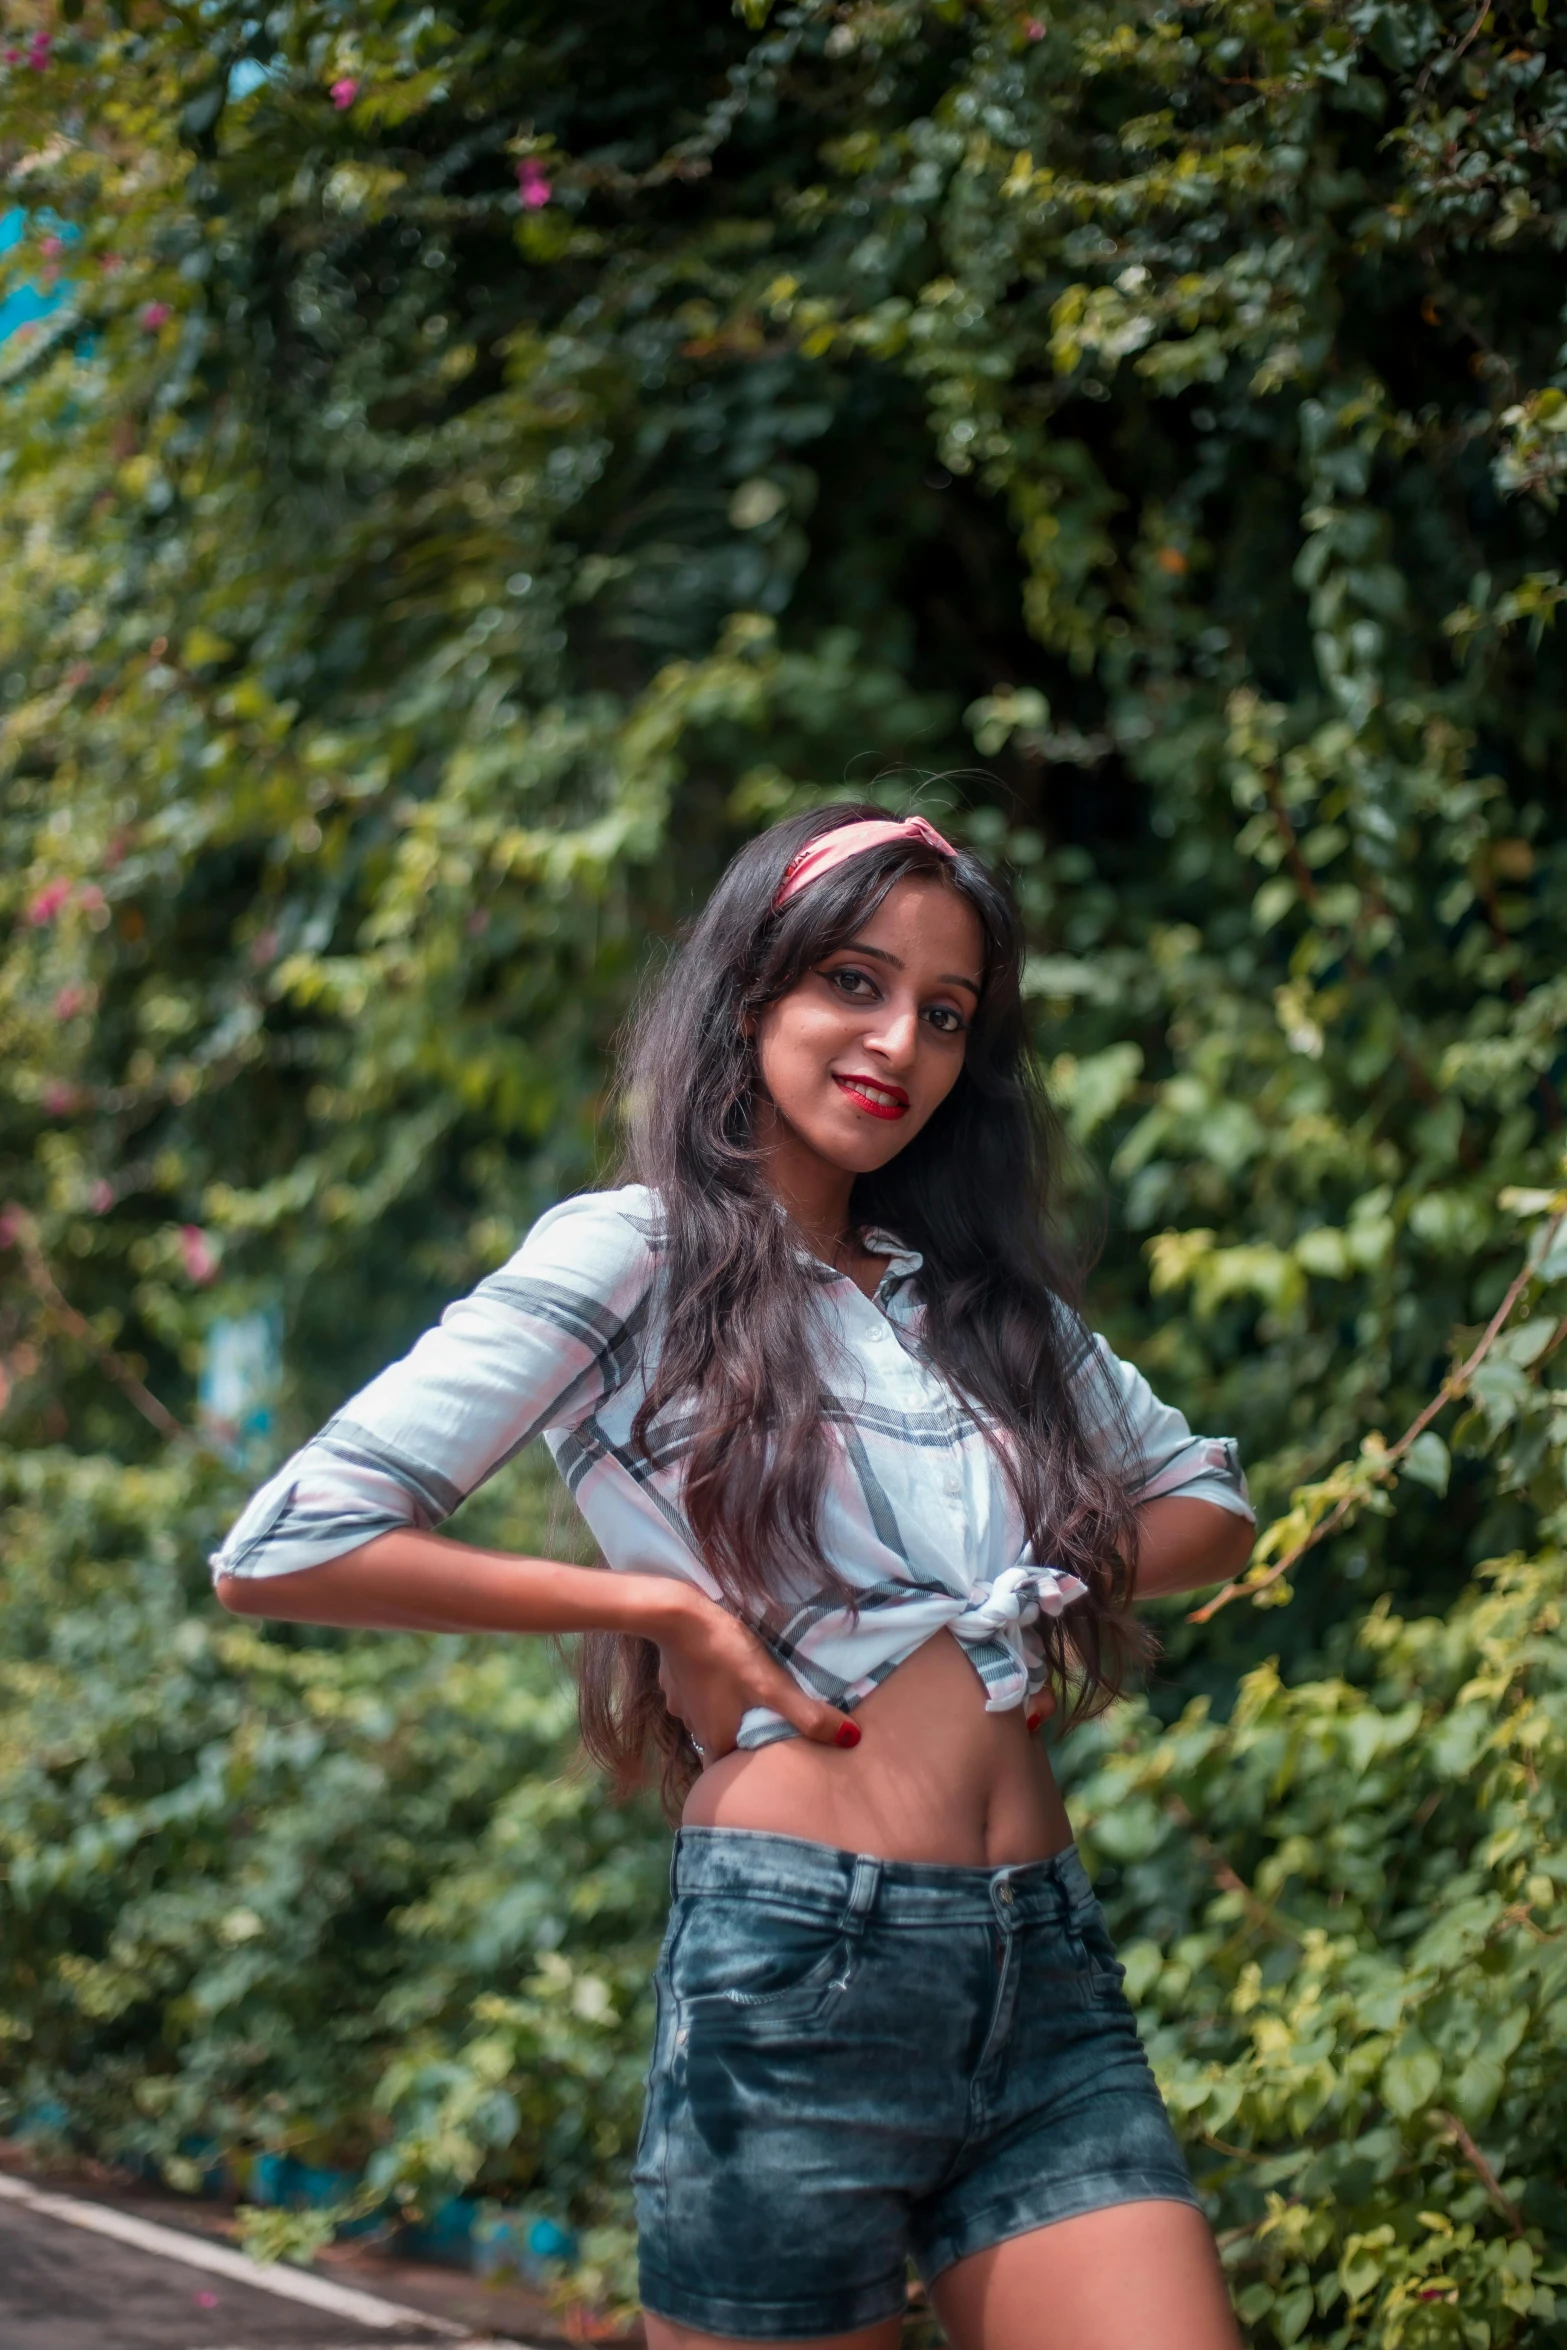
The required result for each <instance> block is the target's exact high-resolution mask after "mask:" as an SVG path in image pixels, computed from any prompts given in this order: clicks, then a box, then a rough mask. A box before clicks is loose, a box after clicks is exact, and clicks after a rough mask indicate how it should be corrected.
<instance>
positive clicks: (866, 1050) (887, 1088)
mask: <svg viewBox="0 0 1567 2350" xmlns="http://www.w3.org/2000/svg"><path fill="white" fill-rule="evenodd" d="M983 971H984V937H983V933H982V932H981V929H980V925H979V919H978V917H977V915H976V914H975V913H974V911H973V909H972V908H971V907H970V906H969V905H968V904H967V903H966V901H965V900H964V899H963V898H961V897H959V895H958V893H957V892H956V890H952V889H949V888H948V887H947V886H946V884H945V883H944V882H941V881H936V880H929V881H927V880H918V881H916V880H909V881H900V882H898V883H897V884H896V886H895V887H894V888H892V889H890V890H889V891H888V892H887V895H886V897H885V898H884V899H883V900H882V902H881V905H880V906H879V907H878V908H877V910H876V912H875V913H874V914H872V915H871V916H870V917H869V919H868V920H867V921H866V922H865V924H864V925H863V927H862V928H861V929H860V930H859V931H858V932H857V933H856V934H855V936H854V938H853V940H852V941H851V942H850V944H849V945H847V946H843V947H838V948H836V949H835V950H834V952H833V953H832V954H830V955H828V956H827V957H826V958H825V960H824V961H822V962H821V963H819V964H818V965H817V966H816V968H815V969H814V970H813V971H810V972H808V973H807V975H806V977H805V978H804V979H802V980H801V981H800V982H799V984H798V986H796V987H793V988H791V989H790V991H789V993H788V994H787V995H786V996H781V997H780V998H779V1000H778V1002H777V1003H776V1004H773V1005H771V1006H770V1007H769V1009H768V1010H767V1011H766V1012H765V1013H764V1014H763V1015H762V1018H761V1020H760V1021H759V1022H758V1025H757V1045H758V1051H759V1056H760V1062H761V1072H762V1083H763V1085H764V1086H765V1088H766V1090H767V1093H768V1095H769V1097H770V1098H771V1101H772V1104H773V1107H774V1109H775V1110H776V1111H777V1112H778V1113H779V1115H780V1116H781V1117H782V1119H783V1120H784V1121H785V1123H786V1125H787V1126H788V1127H789V1128H791V1129H792V1130H793V1133H794V1136H795V1137H796V1138H797V1140H798V1141H799V1142H803V1143H804V1144H805V1145H806V1146H807V1148H808V1149H810V1150H811V1151H813V1152H814V1153H815V1154H816V1156H817V1157H818V1158H820V1159H824V1160H826V1161H827V1162H828V1163H829V1164H830V1165H831V1166H833V1167H836V1168H839V1169H840V1170H842V1171H844V1172H845V1173H849V1174H854V1175H868V1174H870V1173H872V1172H873V1171H874V1170H875V1169H876V1168H877V1167H884V1166H886V1164H887V1162H888V1160H889V1159H894V1158H896V1157H897V1155H898V1153H899V1151H900V1150H902V1149H903V1147H904V1145H905V1143H908V1142H911V1141H912V1140H913V1138H914V1136H915V1135H916V1134H918V1132H919V1130H920V1128H921V1127H922V1126H923V1125H924V1124H925V1122H926V1120H927V1119H928V1118H929V1117H930V1116H931V1115H932V1113H933V1112H934V1111H935V1110H937V1109H938V1108H939V1107H940V1105H941V1104H942V1102H944V1101H945V1100H946V1098H947V1095H948V1094H949V1093H950V1092H951V1091H952V1088H953V1086H954V1085H956V1083H957V1081H958V1073H959V1071H960V1070H961V1069H962V1067H963V1055H964V1050H965V1048H966V1045H967V1042H968V1031H969V1024H970V1022H971V1021H972V1019H973V1016H974V1009H975V1006H976V1005H977V1003H978V1002H979V990H980V983H981V979H982V976H983Z"/></svg>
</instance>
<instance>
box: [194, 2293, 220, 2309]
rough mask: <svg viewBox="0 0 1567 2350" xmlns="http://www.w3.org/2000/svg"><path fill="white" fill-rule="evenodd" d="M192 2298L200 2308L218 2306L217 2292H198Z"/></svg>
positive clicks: (214, 2307)
mask: <svg viewBox="0 0 1567 2350" xmlns="http://www.w3.org/2000/svg"><path fill="white" fill-rule="evenodd" d="M192 2298H193V2299H194V2301H195V2304H196V2307H197V2308H198V2309H216V2308H217V2306H218V2297H217V2295H216V2293H197V2294H195V2295H193V2296H192Z"/></svg>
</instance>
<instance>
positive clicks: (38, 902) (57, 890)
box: [27, 881, 71, 930]
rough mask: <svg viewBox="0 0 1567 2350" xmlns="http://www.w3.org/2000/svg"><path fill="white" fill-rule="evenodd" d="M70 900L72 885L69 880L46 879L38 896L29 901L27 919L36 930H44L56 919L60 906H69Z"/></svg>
mask: <svg viewBox="0 0 1567 2350" xmlns="http://www.w3.org/2000/svg"><path fill="white" fill-rule="evenodd" d="M70 902H71V885H70V883H69V882H68V881H46V882H45V883H44V885H43V888H42V889H41V890H39V892H38V894H37V896H36V897H34V898H33V899H32V900H31V901H30V902H29V905H28V908H27V919H28V921H29V922H30V923H31V924H32V926H33V928H34V929H35V930H42V929H44V928H45V927H46V925H47V924H49V923H51V922H52V921H53V920H54V918H55V916H56V914H58V913H59V911H60V908H61V907H62V906H68V905H69V904H70Z"/></svg>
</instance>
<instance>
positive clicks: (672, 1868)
mask: <svg viewBox="0 0 1567 2350" xmlns="http://www.w3.org/2000/svg"><path fill="white" fill-rule="evenodd" d="M684 1834H685V1830H684V1829H683V1828H677V1829H676V1830H675V1839H674V1842H673V1843H672V1844H671V1845H670V1847H669V1898H670V1900H671V1901H678V1900H679V1898H680V1839H681V1837H682V1836H683V1835H684Z"/></svg>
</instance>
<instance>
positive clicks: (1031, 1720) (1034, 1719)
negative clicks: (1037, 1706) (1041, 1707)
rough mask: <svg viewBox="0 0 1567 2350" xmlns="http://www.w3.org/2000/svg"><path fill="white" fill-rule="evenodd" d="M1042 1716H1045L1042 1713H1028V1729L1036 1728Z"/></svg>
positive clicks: (1042, 1718)
mask: <svg viewBox="0 0 1567 2350" xmlns="http://www.w3.org/2000/svg"><path fill="white" fill-rule="evenodd" d="M1044 1718H1045V1717H1044V1715H1043V1714H1030V1715H1029V1717H1028V1726H1029V1729H1030V1731H1033V1730H1037V1729H1038V1727H1039V1725H1040V1723H1041V1722H1042V1721H1043V1720H1044Z"/></svg>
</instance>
